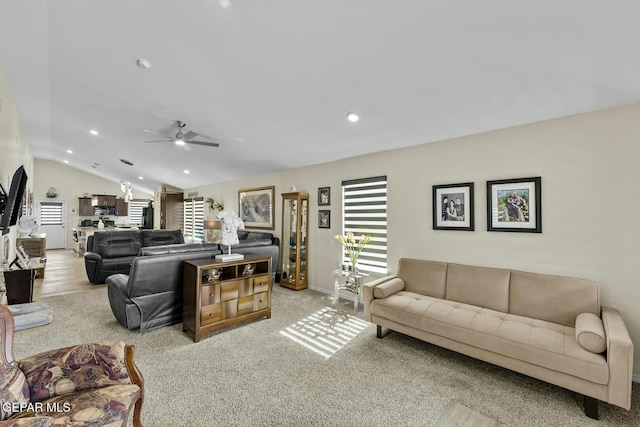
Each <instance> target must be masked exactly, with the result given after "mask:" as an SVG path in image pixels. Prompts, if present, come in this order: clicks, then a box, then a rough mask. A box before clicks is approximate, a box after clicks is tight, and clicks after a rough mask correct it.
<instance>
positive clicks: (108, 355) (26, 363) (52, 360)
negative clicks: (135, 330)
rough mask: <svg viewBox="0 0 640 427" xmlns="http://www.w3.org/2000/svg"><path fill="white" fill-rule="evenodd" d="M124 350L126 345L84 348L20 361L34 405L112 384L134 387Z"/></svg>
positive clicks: (56, 351)
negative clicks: (131, 385) (51, 398)
mask: <svg viewBox="0 0 640 427" xmlns="http://www.w3.org/2000/svg"><path fill="white" fill-rule="evenodd" d="M124 347H125V343H124V342H117V343H97V344H84V345H77V346H71V347H66V348H61V349H57V350H50V351H47V352H44V353H40V354H37V355H34V356H31V357H27V358H26V359H22V360H20V361H19V366H20V369H21V370H22V371H23V372H24V374H25V376H26V377H27V384H29V390H30V392H31V401H32V402H38V401H41V400H44V399H48V398H50V397H54V396H60V395H64V394H69V393H73V392H77V391H79V390H86V389H90V388H95V387H104V386H107V385H112V384H131V378H130V376H129V371H128V369H127V366H126V364H125V360H124Z"/></svg>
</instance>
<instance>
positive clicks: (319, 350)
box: [280, 307, 369, 359]
mask: <svg viewBox="0 0 640 427" xmlns="http://www.w3.org/2000/svg"><path fill="white" fill-rule="evenodd" d="M368 325H369V324H368V323H367V322H365V321H364V320H362V319H359V318H357V317H355V316H352V315H350V314H346V313H344V312H340V311H338V310H335V309H333V308H331V307H325V308H323V309H321V310H318V311H316V312H315V313H313V314H312V315H310V316H307V317H305V318H304V319H302V320H300V321H298V322H296V323H294V324H293V325H291V326H289V327H287V328H285V329H283V330H282V331H280V334H281V335H283V336H285V337H287V338H289V339H290V340H292V341H294V342H296V343H298V344H300V345H301V346H303V347H305V348H307V349H309V350H311V351H313V352H314V353H316V354H319V355H321V356H322V357H324V358H325V359H328V358H330V357H331V356H333V355H334V354H336V353H337V352H338V351H339V350H340V349H341V348H342V347H344V346H345V345H347V344H348V343H349V341H351V340H352V339H354V338H355V337H356V336H357V335H358V334H359V333H360V332H362V331H363V330H364V329H365V328H366V327H367V326H368Z"/></svg>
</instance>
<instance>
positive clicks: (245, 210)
mask: <svg viewBox="0 0 640 427" xmlns="http://www.w3.org/2000/svg"><path fill="white" fill-rule="evenodd" d="M274 197H275V186H273V185H272V186H270V187H260V188H250V189H248V190H238V211H239V212H240V214H239V215H240V219H242V221H243V222H244V226H245V228H263V229H266V230H274V229H275V218H274V216H275V215H274V207H273V200H274Z"/></svg>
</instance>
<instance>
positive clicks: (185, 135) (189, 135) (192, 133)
mask: <svg viewBox="0 0 640 427" xmlns="http://www.w3.org/2000/svg"><path fill="white" fill-rule="evenodd" d="M198 135H199V134H197V133H195V132H194V131H191V130H190V131H189V132H187V133H185V134H184V135H183V136H182V137H183V138H184V139H185V141H186V140H187V139H191V138H195V137H196V136H198Z"/></svg>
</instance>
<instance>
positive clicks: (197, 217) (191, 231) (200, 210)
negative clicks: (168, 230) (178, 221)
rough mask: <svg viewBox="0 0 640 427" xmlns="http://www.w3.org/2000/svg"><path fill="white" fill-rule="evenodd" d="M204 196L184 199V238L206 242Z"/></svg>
mask: <svg viewBox="0 0 640 427" xmlns="http://www.w3.org/2000/svg"><path fill="white" fill-rule="evenodd" d="M203 224H204V198H202V197H198V198H195V199H185V200H184V230H183V234H184V238H185V240H187V239H190V240H191V241H192V242H204V227H203Z"/></svg>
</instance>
